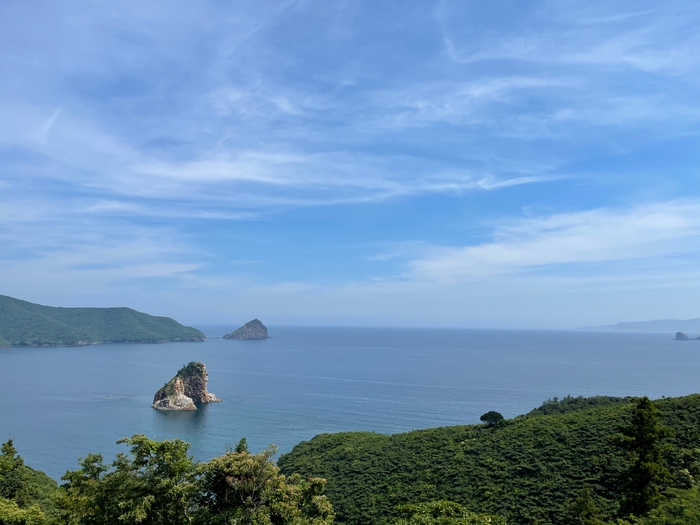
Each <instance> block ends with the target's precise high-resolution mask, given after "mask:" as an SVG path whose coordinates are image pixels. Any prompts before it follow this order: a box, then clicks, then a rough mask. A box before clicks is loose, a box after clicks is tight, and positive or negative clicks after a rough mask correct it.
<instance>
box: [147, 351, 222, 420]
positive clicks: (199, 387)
mask: <svg viewBox="0 0 700 525" xmlns="http://www.w3.org/2000/svg"><path fill="white" fill-rule="evenodd" d="M208 379H209V374H207V367H206V365H205V364H204V363H198V362H195V361H192V362H191V363H189V364H187V365H185V366H183V367H182V368H181V369H180V370H178V372H177V374H176V375H175V377H173V378H172V379H171V380H170V381H168V382H167V383H165V385H163V388H161V389H160V390H158V392H156V395H155V397H154V398H153V405H152V406H153V408H155V409H157V410H197V405H201V404H203V403H215V402H217V401H222V400H221V399H219V398H218V397H216V396H215V395H214V394H212V393H210V392H207V380H208Z"/></svg>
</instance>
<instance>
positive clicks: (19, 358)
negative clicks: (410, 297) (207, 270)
mask: <svg viewBox="0 0 700 525" xmlns="http://www.w3.org/2000/svg"><path fill="white" fill-rule="evenodd" d="M228 328H230V327H203V329H204V331H205V332H206V333H207V335H208V336H220V335H222V334H223V333H225V332H226V330H227V329H228ZM270 333H271V335H273V336H274V337H273V338H272V339H268V340H265V341H226V340H221V339H211V340H208V341H206V342H204V343H169V344H163V345H96V346H90V347H67V348H10V349H3V350H0V399H2V400H3V401H2V404H1V405H0V440H3V441H4V440H5V439H7V438H8V437H13V438H14V440H15V443H16V445H17V447H18V449H19V451H20V453H21V454H22V456H24V457H25V459H26V461H27V463H28V464H29V465H31V466H33V467H35V468H39V469H42V470H45V471H46V472H47V473H48V474H49V475H51V476H53V477H55V478H59V477H60V476H61V475H62V474H63V473H64V472H65V471H66V470H67V469H73V468H76V467H77V458H78V457H80V456H84V455H85V454H86V453H87V452H104V453H105V454H106V455H107V456H108V457H111V456H112V455H113V454H114V453H115V452H117V451H118V450H120V449H122V448H123V447H118V446H117V445H115V443H114V442H115V441H116V440H117V439H119V438H121V437H124V436H129V435H132V434H135V433H144V434H146V435H147V436H149V437H153V438H157V439H165V438H172V437H179V438H181V439H184V440H186V441H188V442H190V443H191V444H192V449H191V450H192V453H193V454H194V455H195V456H196V457H197V458H199V459H208V458H210V457H213V456H215V455H219V454H222V453H223V452H224V450H225V447H226V445H227V444H235V443H236V442H237V441H238V440H239V439H240V438H241V437H244V436H245V437H246V438H247V439H248V442H249V444H250V446H251V449H252V450H260V449H262V448H264V447H266V446H267V445H268V444H271V443H275V444H277V445H279V446H280V450H281V451H282V452H284V451H288V450H290V449H291V448H292V447H293V446H294V445H295V444H296V443H298V442H299V441H302V440H306V439H310V438H311V437H313V436H315V435H316V434H319V433H323V432H338V431H346V430H372V431H376V432H385V433H393V432H402V431H407V430H411V429H417V428H426V427H435V426H444V425H456V424H467V423H478V422H479V416H480V415H481V414H483V413H484V412H487V411H489V410H497V411H499V412H501V413H503V415H504V416H506V417H513V416H515V415H518V414H521V413H524V412H527V411H529V410H530V409H532V408H534V407H536V406H539V405H540V404H541V403H542V401H544V400H546V399H547V398H550V397H553V396H558V397H562V396H565V395H567V394H571V395H586V396H588V395H599V394H600V395H619V396H624V395H643V394H646V395H649V396H650V397H661V396H664V395H665V396H678V395H686V394H690V393H694V392H698V391H700V341H687V342H676V341H672V340H671V338H672V334H640V333H595V332H538V331H487V330H411V329H371V328H291V327H272V328H271V329H270ZM193 360H196V361H204V362H205V363H206V364H207V368H208V369H209V390H210V391H212V392H214V393H215V394H217V395H218V396H220V397H222V398H224V400H225V401H224V402H223V403H216V404H212V405H209V406H205V407H203V409H202V410H199V411H197V412H185V413H172V412H170V413H167V412H158V411H155V410H153V409H151V408H150V404H151V402H152V398H153V394H154V393H155V392H156V390H157V389H158V388H159V387H160V386H162V385H163V383H164V382H165V381H167V380H168V379H170V378H171V377H172V376H173V375H174V374H175V372H176V371H177V369H178V368H179V367H180V366H182V365H183V364H185V363H187V362H189V361H193Z"/></svg>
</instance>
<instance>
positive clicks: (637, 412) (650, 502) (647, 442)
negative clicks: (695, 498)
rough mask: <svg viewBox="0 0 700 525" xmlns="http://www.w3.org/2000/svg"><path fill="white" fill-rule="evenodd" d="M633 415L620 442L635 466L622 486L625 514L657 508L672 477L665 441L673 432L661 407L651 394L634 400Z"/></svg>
mask: <svg viewBox="0 0 700 525" xmlns="http://www.w3.org/2000/svg"><path fill="white" fill-rule="evenodd" d="M634 403H635V407H634V414H633V415H632V421H631V423H630V424H629V425H627V426H625V427H623V428H622V429H621V432H622V439H621V440H620V443H621V445H622V446H623V448H625V450H627V453H628V455H629V458H630V459H631V461H632V465H631V467H630V468H629V470H628V472H627V480H626V481H625V483H624V484H623V486H622V496H623V497H622V506H621V509H620V510H621V512H622V513H623V515H633V516H641V515H643V514H645V513H647V512H649V511H650V510H651V509H653V508H655V507H657V506H658V505H659V502H660V501H661V490H662V488H663V487H664V485H665V484H667V483H668V482H669V481H670V479H671V476H670V473H669V471H668V470H667V469H666V466H665V465H664V460H663V453H664V452H665V451H666V449H667V447H666V446H665V445H664V444H663V440H664V438H666V437H669V436H671V435H672V431H671V430H670V429H668V428H666V427H665V426H663V425H662V424H661V423H660V421H659V414H660V412H659V410H658V409H657V408H656V407H655V406H654V405H653V404H652V402H651V401H650V400H649V398H648V397H646V396H644V397H642V398H639V399H636V400H635V402H634Z"/></svg>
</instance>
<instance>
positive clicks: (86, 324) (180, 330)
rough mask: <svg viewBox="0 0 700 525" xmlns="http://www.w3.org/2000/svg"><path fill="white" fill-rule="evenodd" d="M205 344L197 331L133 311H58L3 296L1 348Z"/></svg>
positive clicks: (0, 311) (0, 309)
mask: <svg viewBox="0 0 700 525" xmlns="http://www.w3.org/2000/svg"><path fill="white" fill-rule="evenodd" d="M203 340H204V334H203V333H202V332H200V331H199V330H197V329H196V328H190V327H187V326H182V325H181V324H180V323H178V322H177V321H175V320H173V319H170V318H169V317H154V316H152V315H148V314H144V313H141V312H137V311H136V310H132V309H131V308H56V307H52V306H42V305H38V304H33V303H29V302H27V301H21V300H19V299H14V298H12V297H7V296H5V295H0V346H42V345H46V346H54V345H77V344H89V343H161V342H167V341H203Z"/></svg>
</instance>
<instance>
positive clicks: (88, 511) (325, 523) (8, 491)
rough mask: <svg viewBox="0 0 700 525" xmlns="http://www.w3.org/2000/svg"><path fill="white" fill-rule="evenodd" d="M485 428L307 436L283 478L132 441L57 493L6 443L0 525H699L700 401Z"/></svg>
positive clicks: (583, 405)
mask: <svg viewBox="0 0 700 525" xmlns="http://www.w3.org/2000/svg"><path fill="white" fill-rule="evenodd" d="M188 366H189V365H188ZM188 366H186V367H183V369H181V370H180V372H179V373H182V374H187V373H188V372H192V371H193V370H191V367H190V368H188ZM487 414H488V413H487ZM495 414H497V413H495ZM495 414H491V415H490V416H489V417H487V418H485V422H486V424H485V425H471V426H460V427H445V428H437V429H428V430H420V431H414V432H409V433H406V434H397V435H393V436H386V435H380V434H373V433H367V432H358V433H344V434H332V435H328V434H327V435H321V436H317V437H316V438H314V439H312V440H311V441H309V442H304V443H301V444H299V445H297V447H295V448H294V450H293V451H292V452H291V453H290V454H287V455H286V456H283V457H282V458H281V459H280V465H281V469H280V468H278V467H277V466H276V465H275V463H274V461H273V457H274V454H275V449H274V448H273V447H271V448H270V449H268V450H266V451H263V452H262V453H260V454H255V455H254V454H250V453H249V452H248V447H247V443H246V441H245V439H243V440H241V441H240V442H239V443H238V445H237V446H236V447H235V448H231V449H229V450H228V451H227V452H226V453H225V454H224V455H223V456H220V457H217V458H214V459H212V460H210V461H207V462H201V463H199V462H195V461H194V460H193V459H192V458H191V457H190V456H188V450H189V445H188V444H187V443H184V442H182V441H180V440H177V439H175V440H170V441H160V442H159V441H154V440H151V439H148V438H146V437H145V436H142V435H136V436H133V437H132V438H129V439H123V440H120V441H119V442H120V443H123V444H126V445H128V446H129V453H127V454H118V455H117V458H116V459H115V460H114V461H113V462H111V463H105V462H104V459H103V457H102V456H101V455H100V454H88V455H87V456H86V457H85V458H84V459H82V460H80V468H79V469H78V470H76V471H72V472H67V473H66V475H65V476H64V477H63V480H64V481H65V484H64V485H62V486H61V487H57V486H56V484H55V483H54V482H53V481H51V480H49V479H48V478H46V477H45V476H44V475H43V474H42V473H40V472H38V471H34V470H32V469H30V468H28V467H27V466H26V465H24V462H23V460H22V458H21V457H20V456H19V455H18V454H17V451H16V450H15V448H14V444H13V443H12V441H11V440H10V441H8V442H7V443H5V444H4V445H3V446H2V452H1V453H0V525H10V524H12V525H97V524H106V525H130V524H133V525H136V524H152V525H165V524H172V525H181V524H182V525H184V524H192V525H205V524H206V525H219V524H221V525H224V524H239V525H273V524H275V525H330V524H331V523H332V522H333V520H334V517H336V516H335V513H336V512H337V520H336V523H339V524H345V523H348V524H358V525H359V524H370V523H371V524H380V525H381V524H386V525H518V524H526V523H527V524H539V525H546V524H551V525H574V524H576V525H681V524H683V525H700V489H699V485H698V481H700V395H693V396H688V397H683V398H673V399H671V398H669V399H662V400H658V401H655V402H652V401H649V400H648V399H647V398H641V399H633V398H627V399H625V400H620V399H618V398H593V399H591V400H584V399H582V398H565V399H562V400H549V401H547V402H546V403H545V404H544V405H543V406H542V407H540V409H537V410H535V411H533V412H531V413H530V415H526V416H518V417H517V418H515V419H513V420H500V418H498V417H497V416H496V415H495ZM319 476H323V477H326V478H327V479H328V485H327V487H326V481H325V480H324V479H321V478H320V477H319ZM696 480H697V481H696ZM326 488H327V491H328V498H327V497H326V496H325V495H324V491H325V490H326ZM331 503H332V504H333V506H331Z"/></svg>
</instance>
